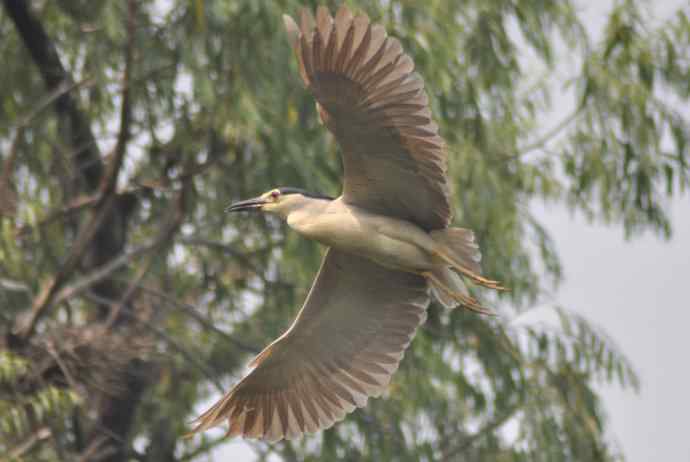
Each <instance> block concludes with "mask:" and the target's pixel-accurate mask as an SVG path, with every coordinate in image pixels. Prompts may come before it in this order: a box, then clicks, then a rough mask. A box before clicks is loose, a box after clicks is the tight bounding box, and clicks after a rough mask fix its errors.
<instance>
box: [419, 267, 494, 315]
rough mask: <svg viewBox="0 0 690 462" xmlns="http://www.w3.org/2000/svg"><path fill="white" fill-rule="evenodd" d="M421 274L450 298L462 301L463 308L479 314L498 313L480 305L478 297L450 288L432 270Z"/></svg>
mask: <svg viewBox="0 0 690 462" xmlns="http://www.w3.org/2000/svg"><path fill="white" fill-rule="evenodd" d="M421 275H422V276H424V277H425V278H426V279H427V280H429V281H430V282H431V283H432V284H433V285H434V287H436V288H437V289H439V290H441V291H443V293H445V294H446V295H448V296H449V297H450V298H452V299H453V300H455V301H457V302H458V303H460V305H461V306H462V307H463V308H465V309H468V310H470V311H473V312H475V313H479V314H486V315H489V316H496V314H495V313H494V312H492V311H491V310H489V309H488V308H485V307H483V306H482V305H480V304H479V302H478V301H477V300H476V299H474V298H472V297H470V296H469V295H465V294H463V293H460V292H455V291H453V290H451V289H450V288H448V286H446V285H445V284H444V283H443V282H442V281H441V280H440V279H439V278H437V277H436V276H435V275H434V274H433V273H432V272H431V271H424V272H422V273H421Z"/></svg>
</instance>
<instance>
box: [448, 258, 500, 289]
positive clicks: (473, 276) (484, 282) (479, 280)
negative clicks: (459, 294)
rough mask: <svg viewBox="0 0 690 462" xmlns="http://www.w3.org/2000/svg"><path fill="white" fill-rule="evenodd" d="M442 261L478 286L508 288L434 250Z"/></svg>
mask: <svg viewBox="0 0 690 462" xmlns="http://www.w3.org/2000/svg"><path fill="white" fill-rule="evenodd" d="M434 253H435V254H436V255H437V256H438V257H439V258H440V259H441V260H442V261H444V262H446V263H447V264H448V265H450V269H452V270H453V271H455V272H456V273H458V274H460V275H462V276H465V277H466V278H468V279H469V280H471V281H472V282H474V283H476V284H479V285H480V286H483V287H487V288H489V289H494V290H508V289H506V288H505V287H503V286H501V285H500V283H499V282H498V281H494V280H492V279H487V278H485V277H482V276H480V275H478V274H477V273H475V272H473V271H470V270H468V269H467V268H465V267H464V266H462V265H460V264H458V263H457V262H456V261H455V259H453V258H451V257H449V256H448V255H446V254H445V253H443V252H440V251H438V250H436V251H435V252H434Z"/></svg>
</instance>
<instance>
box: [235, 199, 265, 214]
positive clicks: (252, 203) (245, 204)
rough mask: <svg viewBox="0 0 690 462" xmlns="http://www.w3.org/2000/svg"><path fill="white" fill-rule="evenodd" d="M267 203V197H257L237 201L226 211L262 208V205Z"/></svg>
mask: <svg viewBox="0 0 690 462" xmlns="http://www.w3.org/2000/svg"><path fill="white" fill-rule="evenodd" d="M265 203H266V200H265V199H262V198H260V197H255V198H253V199H247V200H246V201H240V202H235V203H234V204H232V205H230V206H229V207H228V208H226V209H225V211H226V212H241V211H243V210H261V206H262V205H264V204H265Z"/></svg>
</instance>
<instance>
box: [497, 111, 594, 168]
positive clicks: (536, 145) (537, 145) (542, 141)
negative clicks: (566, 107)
mask: <svg viewBox="0 0 690 462" xmlns="http://www.w3.org/2000/svg"><path fill="white" fill-rule="evenodd" d="M581 113H582V108H580V107H578V108H576V109H575V110H574V111H573V112H572V113H571V114H570V115H568V116H566V117H565V118H564V119H563V120H561V121H560V122H559V123H557V124H556V125H555V126H554V127H553V128H552V129H551V130H549V131H548V132H546V133H545V134H544V135H543V136H542V137H540V138H539V139H537V140H536V141H534V142H532V143H530V144H528V145H526V146H522V147H519V148H518V149H517V152H516V153H515V154H513V155H511V156H508V158H515V157H521V156H524V155H525V154H528V153H530V152H532V151H535V150H537V149H541V148H543V147H544V146H546V144H547V143H549V141H551V140H552V139H553V138H555V137H556V136H557V135H558V134H559V133H561V131H563V129H564V128H566V127H567V126H568V125H570V124H571V123H572V122H573V121H574V120H575V119H577V118H578V117H579V116H580V114H581Z"/></svg>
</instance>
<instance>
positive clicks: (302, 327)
mask: <svg viewBox="0 0 690 462" xmlns="http://www.w3.org/2000/svg"><path fill="white" fill-rule="evenodd" d="M284 20H285V26H286V27H287V31H288V34H289V37H290V40H291V42H292V47H293V48H294V50H295V52H296V54H297V59H298V61H299V70H300V74H301V75H302V78H303V79H304V82H305V84H306V86H307V88H308V89H309V91H311V93H312V94H313V95H314V98H316V101H317V106H318V109H319V113H320V116H321V120H322V121H323V123H324V124H325V125H326V127H328V129H329V130H330V131H331V133H333V135H334V136H335V138H336V140H337V141H338V144H340V146H341V148H342V153H343V154H342V157H343V164H344V171H345V178H344V185H343V193H342V195H341V196H340V197H338V198H337V199H332V198H328V197H325V196H321V195H314V194H308V193H306V192H304V191H301V190H297V189H294V188H277V189H274V190H272V191H269V192H267V193H265V194H263V195H261V196H259V197H257V198H255V199H250V200H246V201H242V202H239V203H236V204H233V205H232V206H231V207H230V208H229V210H230V211H241V210H257V211H262V212H268V213H273V214H276V215H278V216H280V217H282V218H283V219H285V220H286V221H287V223H288V225H289V226H290V227H291V228H292V229H294V230H295V231H297V232H298V233H300V234H301V235H303V236H305V237H307V238H309V239H314V240H316V241H318V242H320V243H322V244H324V245H326V246H328V250H327V251H326V255H325V257H324V259H323V262H322V265H321V269H320V270H319V274H318V276H317V277H316V280H315V282H314V285H313V287H312V288H311V291H310V292H309V296H308V297H307V300H306V302H305V303H304V306H303V307H302V310H301V311H300V312H299V314H298V315H297V318H296V319H295V321H294V322H293V324H292V326H290V328H289V329H288V330H287V331H286V332H285V333H284V334H283V335H281V336H280V337H279V338H278V339H277V340H275V341H274V342H273V343H271V344H270V345H269V346H268V347H266V349H264V350H263V351H262V352H261V353H260V354H259V355H258V356H257V357H256V358H255V359H254V360H253V361H252V362H251V364H250V367H251V368H252V370H251V372H249V374H247V375H246V376H245V377H244V378H243V379H242V380H241V381H240V382H239V383H238V384H237V385H235V387H234V388H233V389H232V390H230V391H229V392H228V393H227V394H226V395H225V396H224V397H223V398H222V399H220V400H219V401H218V402H217V403H216V404H214V405H213V406H212V407H211V408H210V409H209V410H208V411H206V412H205V413H204V414H203V415H201V416H200V417H199V418H198V419H197V426H196V428H195V429H194V431H195V432H196V431H202V430H205V429H208V428H210V427H212V426H215V425H218V424H220V423H222V422H223V421H224V420H226V419H227V420H228V422H229V426H230V428H229V430H228V434H229V435H242V436H245V437H250V438H259V439H266V440H269V441H276V440H280V439H282V438H288V439H291V438H295V437H298V436H300V435H302V434H304V433H305V432H309V433H312V432H316V431H318V430H320V429H323V428H327V427H329V426H331V425H333V423H334V422H336V421H338V420H340V419H342V418H343V417H344V416H345V415H346V414H347V413H349V412H351V411H353V410H354V409H355V408H356V407H362V406H364V405H365V404H366V402H367V399H368V397H370V396H378V395H380V394H381V393H382V392H383V391H384V390H385V389H386V387H387V385H388V383H389V382H390V379H391V376H392V375H393V373H394V372H395V371H396V369H397V368H398V365H399V363H400V360H401V358H402V356H403V353H404V351H405V348H406V347H407V346H408V345H409V343H410V341H411V340H412V337H413V336H414V333H415V330H416V329H417V326H419V325H420V324H422V323H423V322H424V320H425V318H426V308H427V306H428V304H429V301H430V294H433V295H435V297H436V298H437V299H438V300H439V301H440V302H441V303H442V304H443V305H445V306H447V307H454V306H457V305H462V306H465V307H467V308H469V309H471V310H474V311H478V312H485V310H484V309H483V308H482V307H481V306H480V305H479V304H478V303H477V301H476V300H475V299H473V298H472V297H471V296H470V295H469V293H468V291H467V288H466V287H465V285H464V283H463V280H462V278H461V277H460V275H462V276H463V277H466V278H468V279H470V280H472V281H473V282H475V283H478V284H480V285H483V286H486V287H490V288H494V289H499V288H500V287H499V286H498V285H497V283H496V282H495V281H491V280H488V279H484V278H482V277H481V276H480V275H479V272H480V267H479V260H480V254H479V250H478V247H477V245H476V243H475V241H474V235H473V233H472V232H471V231H469V230H466V229H460V228H448V223H449V221H450V215H451V214H450V203H449V193H448V177H447V175H446V169H447V166H446V163H447V156H446V152H445V146H444V142H443V140H442V139H441V137H440V136H439V135H438V129H437V126H436V125H435V124H434V123H433V122H432V120H431V113H430V111H429V105H428V101H427V96H426V94H425V92H424V86H423V82H422V79H421V78H420V77H419V75H417V74H416V73H413V67H414V66H413V63H412V60H411V59H410V57H409V56H407V55H406V54H404V53H403V51H402V48H401V46H400V43H399V42H398V41H397V40H396V39H394V38H391V37H386V32H385V30H384V28H383V27H382V26H380V25H372V24H370V23H369V19H368V18H367V17H366V16H356V17H354V18H353V17H352V14H351V13H350V11H348V9H347V8H342V7H341V8H340V9H339V10H338V13H337V15H336V17H335V20H333V18H332V17H331V15H330V13H329V12H328V10H327V9H326V8H324V7H319V9H318V10H317V18H316V22H314V20H313V18H312V16H311V14H310V13H309V12H307V11H303V12H302V15H301V27H298V26H297V25H296V24H295V22H294V21H293V20H292V18H290V17H289V16H284Z"/></svg>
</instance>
